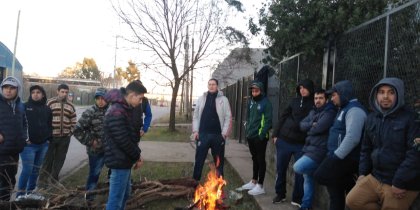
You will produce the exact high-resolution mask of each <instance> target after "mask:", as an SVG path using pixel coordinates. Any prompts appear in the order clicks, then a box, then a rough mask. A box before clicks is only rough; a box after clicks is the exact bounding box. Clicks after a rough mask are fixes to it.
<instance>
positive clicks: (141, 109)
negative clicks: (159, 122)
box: [133, 80, 152, 141]
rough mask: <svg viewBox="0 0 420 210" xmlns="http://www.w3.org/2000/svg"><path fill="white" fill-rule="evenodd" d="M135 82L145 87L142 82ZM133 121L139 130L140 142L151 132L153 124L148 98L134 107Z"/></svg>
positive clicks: (144, 98)
mask: <svg viewBox="0 0 420 210" xmlns="http://www.w3.org/2000/svg"><path fill="white" fill-rule="evenodd" d="M135 82H138V83H140V84H141V85H143V83H142V82H141V81H140V80H135ZM143 115H144V120H143ZM133 121H134V127H135V129H136V130H138V136H139V141H140V138H141V137H142V136H143V135H144V134H145V133H147V131H148V130H149V127H150V123H151V122H152V109H151V108H150V104H149V99H148V98H146V97H143V98H142V100H141V103H140V106H137V107H134V110H133Z"/></svg>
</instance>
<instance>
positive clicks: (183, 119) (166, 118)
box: [153, 112, 192, 124]
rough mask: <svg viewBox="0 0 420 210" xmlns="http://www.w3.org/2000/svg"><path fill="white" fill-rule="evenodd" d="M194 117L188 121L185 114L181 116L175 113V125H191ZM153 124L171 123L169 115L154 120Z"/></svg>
mask: <svg viewBox="0 0 420 210" xmlns="http://www.w3.org/2000/svg"><path fill="white" fill-rule="evenodd" d="M191 122H192V116H190V118H189V119H186V117H185V114H182V115H180V114H179V112H177V113H175V124H177V123H191ZM153 123H159V124H161V123H169V114H167V115H164V116H162V117H160V118H158V119H155V120H153Z"/></svg>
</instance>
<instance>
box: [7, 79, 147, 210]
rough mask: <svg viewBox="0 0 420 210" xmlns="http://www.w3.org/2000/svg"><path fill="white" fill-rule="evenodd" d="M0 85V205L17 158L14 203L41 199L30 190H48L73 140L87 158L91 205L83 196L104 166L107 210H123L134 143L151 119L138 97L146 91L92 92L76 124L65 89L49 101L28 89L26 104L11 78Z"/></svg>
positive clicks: (138, 161) (136, 156)
mask: <svg viewBox="0 0 420 210" xmlns="http://www.w3.org/2000/svg"><path fill="white" fill-rule="evenodd" d="M0 86H1V94H0V110H1V111H0V119H1V120H0V200H3V201H9V200H10V198H11V195H12V192H13V189H14V187H15V184H16V180H15V176H16V174H17V167H18V162H19V155H20V159H21V161H22V172H21V174H20V177H19V181H18V186H17V189H18V191H17V193H16V200H23V199H44V196H42V195H41V194H39V193H37V192H34V190H35V188H36V187H38V189H48V188H49V187H50V185H51V184H55V182H58V175H59V173H60V171H61V169H62V167H63V164H64V161H65V159H66V155H67V151H68V148H69V144H70V138H71V136H72V135H74V136H75V137H76V139H78V140H79V141H80V142H81V143H82V144H83V145H86V150H87V153H88V157H89V176H88V179H87V182H86V190H87V193H86V199H87V201H92V200H93V198H94V197H93V196H92V195H90V194H89V192H90V191H91V190H94V189H95V187H96V184H97V182H98V178H99V175H100V172H101V170H102V168H103V166H104V165H106V166H107V167H108V168H109V171H108V174H109V175H108V176H109V177H108V178H109V183H110V193H109V199H108V202H107V209H124V208H125V202H126V200H127V198H128V196H129V195H130V189H131V187H130V185H131V183H130V174H131V168H133V166H134V168H135V169H137V168H139V167H140V166H141V165H142V158H141V156H140V152H141V151H140V148H139V147H138V143H139V141H140V138H141V136H143V135H144V134H145V133H146V132H147V130H148V128H149V126H150V122H151V119H152V114H151V109H150V104H149V103H148V100H147V98H145V97H144V94H145V93H147V90H146V88H145V87H144V86H143V84H142V82H141V81H139V80H136V81H133V82H130V83H129V84H128V85H127V87H125V88H120V89H112V90H110V91H107V90H106V89H105V88H98V89H97V90H96V92H95V95H94V99H95V104H94V105H93V106H92V107H90V108H88V109H87V110H85V111H84V112H83V114H82V116H81V117H80V119H79V120H78V121H77V116H76V109H75V107H74V105H73V104H72V103H71V102H70V101H69V100H68V98H67V96H68V94H69V86H68V85H66V84H60V85H59V86H58V88H57V96H56V97H53V98H50V99H49V100H47V95H46V92H45V90H44V88H43V87H42V86H40V85H34V86H31V87H30V89H29V91H30V96H29V99H28V101H27V102H26V103H22V101H21V100H20V98H19V94H18V93H19V91H22V86H21V84H20V82H19V81H18V80H17V79H16V78H15V77H6V78H5V79H4V80H3V81H2V83H1V85H0ZM143 114H145V118H144V121H143ZM39 174H41V175H40V176H39ZM38 176H39V179H38Z"/></svg>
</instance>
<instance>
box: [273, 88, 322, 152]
mask: <svg viewBox="0 0 420 210" xmlns="http://www.w3.org/2000/svg"><path fill="white" fill-rule="evenodd" d="M300 86H303V87H305V88H306V89H308V90H309V92H310V96H308V97H302V96H301V95H300V91H299V87H300ZM296 93H297V94H298V95H299V96H298V97H297V98H294V99H292V101H291V102H290V104H289V106H288V107H287V108H286V109H285V110H284V111H283V113H282V114H281V116H280V118H279V123H278V126H277V128H276V129H275V130H274V132H273V137H279V138H281V139H283V140H285V141H286V142H288V143H292V144H304V143H305V138H306V133H305V132H303V131H301V130H300V127H299V123H300V121H302V120H303V118H305V117H306V116H307V115H308V114H309V112H310V111H311V110H312V109H313V107H314V99H313V93H314V84H313V82H312V81H311V80H303V81H302V82H300V83H299V84H298V85H297V87H296Z"/></svg>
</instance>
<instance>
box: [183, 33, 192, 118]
mask: <svg viewBox="0 0 420 210" xmlns="http://www.w3.org/2000/svg"><path fill="white" fill-rule="evenodd" d="M189 39H190V37H189V34H188V26H187V36H186V38H185V42H184V50H185V62H184V72H185V71H187V74H186V75H185V77H184V78H185V79H184V81H185V84H186V87H185V91H184V92H183V93H185V107H186V109H185V117H186V119H187V120H188V119H190V107H191V104H190V103H189V102H190V100H189V92H190V91H189V86H190V83H189V81H188V80H189V77H190V75H189V73H188V65H189V63H190V61H189V60H188V59H189V56H190V55H189V48H190V46H189Z"/></svg>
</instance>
